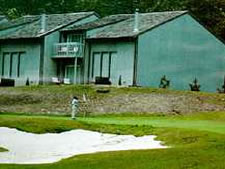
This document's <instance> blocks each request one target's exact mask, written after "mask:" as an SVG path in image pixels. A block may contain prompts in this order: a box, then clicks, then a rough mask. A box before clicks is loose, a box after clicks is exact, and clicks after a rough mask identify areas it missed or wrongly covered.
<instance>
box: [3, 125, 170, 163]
mask: <svg viewBox="0 0 225 169" xmlns="http://www.w3.org/2000/svg"><path fill="white" fill-rule="evenodd" d="M155 137H156V136H144V137H135V136H132V135H114V134H102V133H98V132H92V131H87V130H80V129H79V130H72V131H69V132H64V133H61V134H32V133H26V132H21V131H18V130H16V129H9V128H5V127H0V147H4V148H7V149H8V150H9V152H3V153H0V163H13V164H43V163H53V162H57V161H60V160H61V159H63V158H68V157H71V156H74V155H78V154H88V153H95V152H103V151H118V150H137V149H156V148H166V147H165V146H162V145H161V144H160V141H155V140H154V138H155Z"/></svg>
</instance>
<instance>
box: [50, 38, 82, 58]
mask: <svg viewBox="0 0 225 169" xmlns="http://www.w3.org/2000/svg"><path fill="white" fill-rule="evenodd" d="M83 46H84V45H83V44H82V43H78V42H67V43H56V44H54V54H53V58H75V57H83Z"/></svg>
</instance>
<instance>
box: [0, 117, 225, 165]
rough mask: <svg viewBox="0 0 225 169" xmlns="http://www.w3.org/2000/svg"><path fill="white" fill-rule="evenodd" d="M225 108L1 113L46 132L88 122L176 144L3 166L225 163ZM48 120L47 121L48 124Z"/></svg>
mask: <svg viewBox="0 0 225 169" xmlns="http://www.w3.org/2000/svg"><path fill="white" fill-rule="evenodd" d="M224 121H225V113H215V114H213V115H210V114H207V113H206V114H197V115H193V116H175V117H174V116H148V117H143V116H137V117H135V116H129V115H127V117H119V116H107V117H106V116H103V117H92V118H79V119H78V120H77V121H72V120H70V119H69V118H67V117H46V116H18V115H0V126H4V127H13V128H17V129H19V130H23V131H29V132H35V133H46V132H63V131H67V130H71V129H75V128H83V129H89V130H95V131H101V132H110V133H117V134H134V135H137V136H140V135H145V134H156V135H157V136H158V137H157V139H159V140H161V141H163V142H164V143H165V144H166V145H169V146H170V147H171V148H169V149H162V150H141V151H120V152H104V153H96V154H88V155H79V156H75V157H72V158H69V159H65V160H62V161H60V162H58V163H54V164H45V165H0V168H1V169H61V168H62V169H119V168H121V169H224V168H225V124H224ZM43 124H44V125H43Z"/></svg>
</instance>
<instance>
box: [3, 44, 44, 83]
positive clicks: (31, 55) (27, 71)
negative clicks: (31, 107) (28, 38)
mask: <svg viewBox="0 0 225 169" xmlns="http://www.w3.org/2000/svg"><path fill="white" fill-rule="evenodd" d="M19 52H23V53H22V54H21V57H20V63H19V65H20V66H19V67H20V68H19V69H20V71H19V72H20V75H19V77H17V76H16V75H15V74H16V73H17V71H18V69H17V65H18V53H19ZM4 53H9V54H7V55H5V58H7V59H5V62H4V63H5V64H4V69H5V71H7V74H8V73H9V71H10V59H9V58H10V54H12V53H14V54H13V57H12V58H13V59H12V68H11V69H12V72H13V73H12V74H13V75H12V76H11V78H13V79H15V80H16V81H15V82H16V85H17V86H18V85H25V84H26V81H27V79H29V82H30V84H38V83H39V66H40V45H39V43H38V42H29V43H26V42H21V40H19V41H12V42H5V43H2V45H1V48H0V76H1V77H2V67H3V66H2V65H3V63H2V62H3V54H4ZM3 77H6V78H10V77H9V75H4V76H3Z"/></svg>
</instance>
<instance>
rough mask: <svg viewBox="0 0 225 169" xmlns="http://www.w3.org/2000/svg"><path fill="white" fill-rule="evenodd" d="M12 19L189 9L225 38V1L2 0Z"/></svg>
mask: <svg viewBox="0 0 225 169" xmlns="http://www.w3.org/2000/svg"><path fill="white" fill-rule="evenodd" d="M0 3H1V6H0V11H1V12H2V13H4V14H6V15H8V16H9V17H10V18H15V17H18V16H22V15H28V14H40V13H47V14H49V13H65V12H78V11H96V12H97V13H99V14H100V15H101V16H106V15H111V14H118V13H133V12H134V10H135V8H139V9H140V11H141V12H154V11H171V10H189V11H190V12H191V13H193V14H194V15H195V16H196V17H197V18H199V20H200V21H201V22H202V23H203V24H205V25H206V26H207V27H208V28H209V29H210V30H211V31H213V32H214V33H216V34H217V35H218V36H220V37H222V38H223V39H225V26H224V25H225V24H224V22H225V14H224V13H225V0H201V1H199V0H113V1H109V0H108V1H106V0H54V1H53V0H0Z"/></svg>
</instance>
